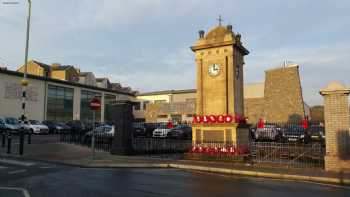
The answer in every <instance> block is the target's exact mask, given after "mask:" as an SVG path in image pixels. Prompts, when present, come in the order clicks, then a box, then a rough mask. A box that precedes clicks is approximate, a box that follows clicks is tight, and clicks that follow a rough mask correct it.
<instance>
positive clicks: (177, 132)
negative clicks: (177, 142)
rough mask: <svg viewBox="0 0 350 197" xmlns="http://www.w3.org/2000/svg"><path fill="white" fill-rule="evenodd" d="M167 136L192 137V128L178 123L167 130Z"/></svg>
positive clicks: (188, 138)
mask: <svg viewBox="0 0 350 197" xmlns="http://www.w3.org/2000/svg"><path fill="white" fill-rule="evenodd" d="M167 137H168V138H171V139H186V140H190V139H192V128H191V127H190V126H188V125H178V126H176V127H175V128H172V129H171V130H170V131H169V132H168V134H167Z"/></svg>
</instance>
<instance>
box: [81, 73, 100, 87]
mask: <svg viewBox="0 0 350 197" xmlns="http://www.w3.org/2000/svg"><path fill="white" fill-rule="evenodd" d="M79 83H81V84H85V85H89V86H96V77H95V75H94V73H92V72H79Z"/></svg>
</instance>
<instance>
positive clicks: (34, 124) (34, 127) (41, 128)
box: [24, 120, 49, 134]
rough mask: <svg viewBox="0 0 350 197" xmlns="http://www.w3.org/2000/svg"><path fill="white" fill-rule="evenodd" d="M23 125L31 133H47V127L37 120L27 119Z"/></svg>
mask: <svg viewBox="0 0 350 197" xmlns="http://www.w3.org/2000/svg"><path fill="white" fill-rule="evenodd" d="M24 127H25V128H26V129H27V130H29V131H30V132H31V133H33V134H49V128H48V127H47V126H46V125H44V124H43V123H41V122H40V121H37V120H29V121H28V122H27V123H25V124H24Z"/></svg>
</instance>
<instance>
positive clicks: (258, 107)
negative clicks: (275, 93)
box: [244, 98, 265, 124]
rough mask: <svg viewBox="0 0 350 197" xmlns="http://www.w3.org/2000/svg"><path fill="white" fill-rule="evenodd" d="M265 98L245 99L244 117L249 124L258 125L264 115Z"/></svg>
mask: <svg viewBox="0 0 350 197" xmlns="http://www.w3.org/2000/svg"><path fill="white" fill-rule="evenodd" d="M264 102H265V101H264V98H248V99H244V115H245V116H246V117H247V118H248V123H251V124H253V123H257V122H258V121H259V119H260V118H261V117H262V116H263V114H264Z"/></svg>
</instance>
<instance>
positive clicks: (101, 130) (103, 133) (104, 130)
mask: <svg viewBox="0 0 350 197" xmlns="http://www.w3.org/2000/svg"><path fill="white" fill-rule="evenodd" d="M92 132H93V131H89V132H87V133H86V134H85V135H84V142H85V143H89V142H91V138H92V134H93V133H92ZM114 134H115V127H114V125H102V126H99V127H97V128H95V137H96V141H101V140H110V139H113V137H114Z"/></svg>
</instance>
